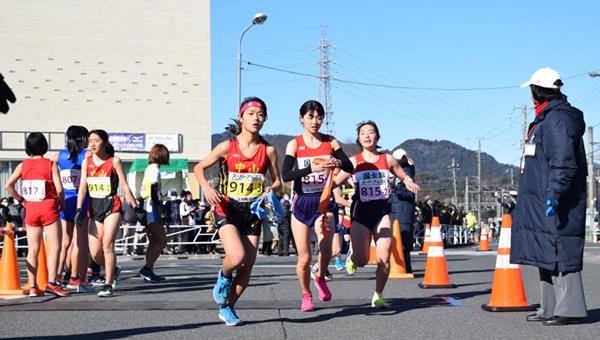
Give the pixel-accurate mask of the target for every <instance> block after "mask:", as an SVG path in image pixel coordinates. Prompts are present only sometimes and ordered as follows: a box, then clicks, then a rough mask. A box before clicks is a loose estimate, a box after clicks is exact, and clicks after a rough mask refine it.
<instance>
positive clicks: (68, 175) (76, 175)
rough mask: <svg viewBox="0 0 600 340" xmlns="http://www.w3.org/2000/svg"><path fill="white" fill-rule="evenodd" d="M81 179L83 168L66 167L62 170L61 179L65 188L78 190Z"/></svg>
mask: <svg viewBox="0 0 600 340" xmlns="http://www.w3.org/2000/svg"><path fill="white" fill-rule="evenodd" d="M80 180H81V170H79V169H66V170H61V171H60V181H61V182H62V186H63V189H65V190H78V189H79V182H80Z"/></svg>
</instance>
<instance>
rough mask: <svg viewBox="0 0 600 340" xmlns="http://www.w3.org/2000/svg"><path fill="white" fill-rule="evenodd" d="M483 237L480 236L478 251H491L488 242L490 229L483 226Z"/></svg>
mask: <svg viewBox="0 0 600 340" xmlns="http://www.w3.org/2000/svg"><path fill="white" fill-rule="evenodd" d="M480 234H481V235H480V236H479V249H477V251H490V250H491V249H490V241H489V240H488V235H489V233H488V227H487V226H486V225H485V224H483V223H482V224H481V233H480Z"/></svg>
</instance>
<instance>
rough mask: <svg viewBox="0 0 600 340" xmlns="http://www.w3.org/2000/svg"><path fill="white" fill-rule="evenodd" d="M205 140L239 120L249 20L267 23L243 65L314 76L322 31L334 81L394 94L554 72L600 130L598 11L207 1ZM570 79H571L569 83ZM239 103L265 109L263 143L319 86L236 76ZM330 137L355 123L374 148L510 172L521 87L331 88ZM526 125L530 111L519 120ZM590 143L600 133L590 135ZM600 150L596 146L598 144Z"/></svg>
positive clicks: (594, 7)
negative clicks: (376, 132)
mask: <svg viewBox="0 0 600 340" xmlns="http://www.w3.org/2000/svg"><path fill="white" fill-rule="evenodd" d="M211 6H212V8H211V21H212V22H211V43H212V61H211V62H212V89H211V90H212V130H213V133H216V132H221V131H223V127H224V126H225V125H226V124H227V121H228V120H229V118H233V117H235V114H236V105H237V104H236V102H237V94H236V84H237V78H236V56H237V44H238V40H239V36H240V34H241V32H242V31H243V29H244V28H245V27H246V26H247V25H248V24H249V23H250V22H251V20H252V17H253V15H254V14H255V13H257V12H264V13H266V14H267V15H268V20H267V22H266V23H265V24H263V25H260V26H255V27H253V28H252V29H251V30H250V31H249V32H248V33H247V34H246V35H245V37H244V40H243V48H242V53H243V56H242V57H243V60H244V61H249V62H253V63H255V64H261V65H267V66H270V67H276V68H281V69H285V70H290V71H295V72H300V73H305V74H312V75H318V72H319V68H318V64H317V61H318V58H319V53H318V50H317V49H316V47H317V46H318V44H319V41H320V39H321V26H323V25H324V26H327V35H328V39H329V41H330V43H331V44H333V45H334V46H335V48H334V49H331V51H330V54H331V59H332V61H333V64H332V65H331V71H332V75H333V76H334V77H336V78H338V79H342V80H348V81H357V82H367V83H378V84H387V85H395V86H410V87H433V88H452V89H464V88H489V87H502V86H518V85H519V84H521V83H523V82H524V81H526V80H528V78H529V77H530V75H531V74H532V73H533V72H534V71H535V70H536V69H538V68H540V67H545V66H550V67H553V68H555V69H556V70H558V71H559V72H560V73H561V75H562V77H563V82H564V83H565V86H564V87H563V92H564V93H565V94H567V95H568V96H569V100H570V101H571V103H572V104H573V105H575V106H577V107H579V108H580V109H582V110H583V111H584V113H585V119H586V122H587V124H588V125H589V126H593V125H596V124H600V77H598V78H591V77H589V76H588V75H586V74H585V73H587V72H588V71H591V70H599V71H600V40H598V36H600V25H598V13H600V2H598V1H572V2H558V1H556V2H552V1H539V0H532V1H503V2H491V1H451V2H450V1H420V2H407V1H337V0H335V1H323V0H321V1H313V0H308V1H232V0H223V1H212V2H211ZM570 76H575V77H573V78H570V79H566V78H567V77H570ZM242 80H243V81H242V96H249V95H255V96H258V97H261V98H263V99H264V100H265V101H266V103H267V106H268V112H269V120H268V121H267V123H266V124H265V127H264V128H263V132H264V133H265V134H274V133H283V134H290V135H297V134H300V133H301V132H302V127H301V126H300V125H299V123H298V119H297V116H298V108H299V107H300V105H301V104H302V103H303V102H304V101H306V100H308V99H317V94H318V92H317V90H318V84H317V80H316V79H314V78H310V77H304V76H297V75H292V74H289V73H284V72H277V71H272V70H268V69H263V68H259V67H256V66H245V69H244V71H243V76H242ZM331 92H332V102H333V111H334V121H335V136H336V137H337V138H338V139H339V140H342V141H349V140H353V139H354V138H355V126H356V124H357V123H358V122H360V121H363V120H367V119H372V120H374V121H375V122H377V123H378V125H379V127H380V130H381V134H382V139H381V143H380V144H381V145H382V146H383V147H385V148H390V149H391V148H393V147H395V146H396V145H398V144H400V143H402V142H403V141H404V140H407V139H411V138H425V139H432V140H433V139H438V140H442V139H445V140H450V141H453V142H456V143H458V144H460V145H463V146H465V147H466V148H469V149H475V148H476V138H477V137H480V138H482V142H481V144H482V150H483V151H484V152H487V153H489V154H491V155H492V156H494V157H495V158H496V159H497V160H499V161H501V162H504V163H512V164H517V163H518V160H519V156H520V150H519V149H518V146H517V143H518V141H519V138H520V135H521V126H522V123H521V122H522V114H521V109H520V108H518V109H516V108H517V107H522V106H523V105H528V106H529V107H531V106H532V104H531V99H530V97H529V91H528V90H527V89H521V88H518V87H517V88H510V89H503V90H486V91H425V90H403V89H388V88H381V87H373V86H363V85H356V84H350V83H344V82H337V81H332V83H331ZM532 117H533V113H532V112H531V111H530V112H529V115H528V120H529V121H530V120H531V119H532ZM598 129H600V125H598V127H597V130H598ZM595 134H596V136H599V135H600V131H596V133H595ZM596 139H600V138H596Z"/></svg>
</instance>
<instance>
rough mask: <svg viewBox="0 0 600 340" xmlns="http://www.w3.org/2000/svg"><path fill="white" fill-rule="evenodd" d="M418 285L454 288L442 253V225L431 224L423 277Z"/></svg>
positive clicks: (425, 287)
mask: <svg viewBox="0 0 600 340" xmlns="http://www.w3.org/2000/svg"><path fill="white" fill-rule="evenodd" d="M419 287H421V288H424V289H427V288H456V285H455V284H453V283H452V282H450V277H449V276H448V266H447V264H446V255H444V242H443V241H442V227H441V226H440V225H439V223H438V225H432V226H431V239H430V243H429V249H428V252H427V263H426V264H425V277H424V278H423V282H421V283H419Z"/></svg>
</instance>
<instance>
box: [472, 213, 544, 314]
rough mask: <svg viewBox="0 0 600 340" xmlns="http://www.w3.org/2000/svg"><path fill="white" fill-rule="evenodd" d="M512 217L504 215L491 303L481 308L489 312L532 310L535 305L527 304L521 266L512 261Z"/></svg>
mask: <svg viewBox="0 0 600 340" xmlns="http://www.w3.org/2000/svg"><path fill="white" fill-rule="evenodd" d="M511 227H512V218H511V216H510V215H508V214H504V215H503V216H502V227H501V229H500V242H499V244H498V256H497V257H496V271H495V273H494V283H493V284H492V295H491V297H490V303H488V304H487V305H482V306H481V308H483V309H484V310H486V311H488V312H519V311H532V310H535V306H531V305H529V304H527V297H526V296H525V288H524V286H523V278H522V277H521V268H520V267H519V265H517V264H511V263H510V234H511Z"/></svg>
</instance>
